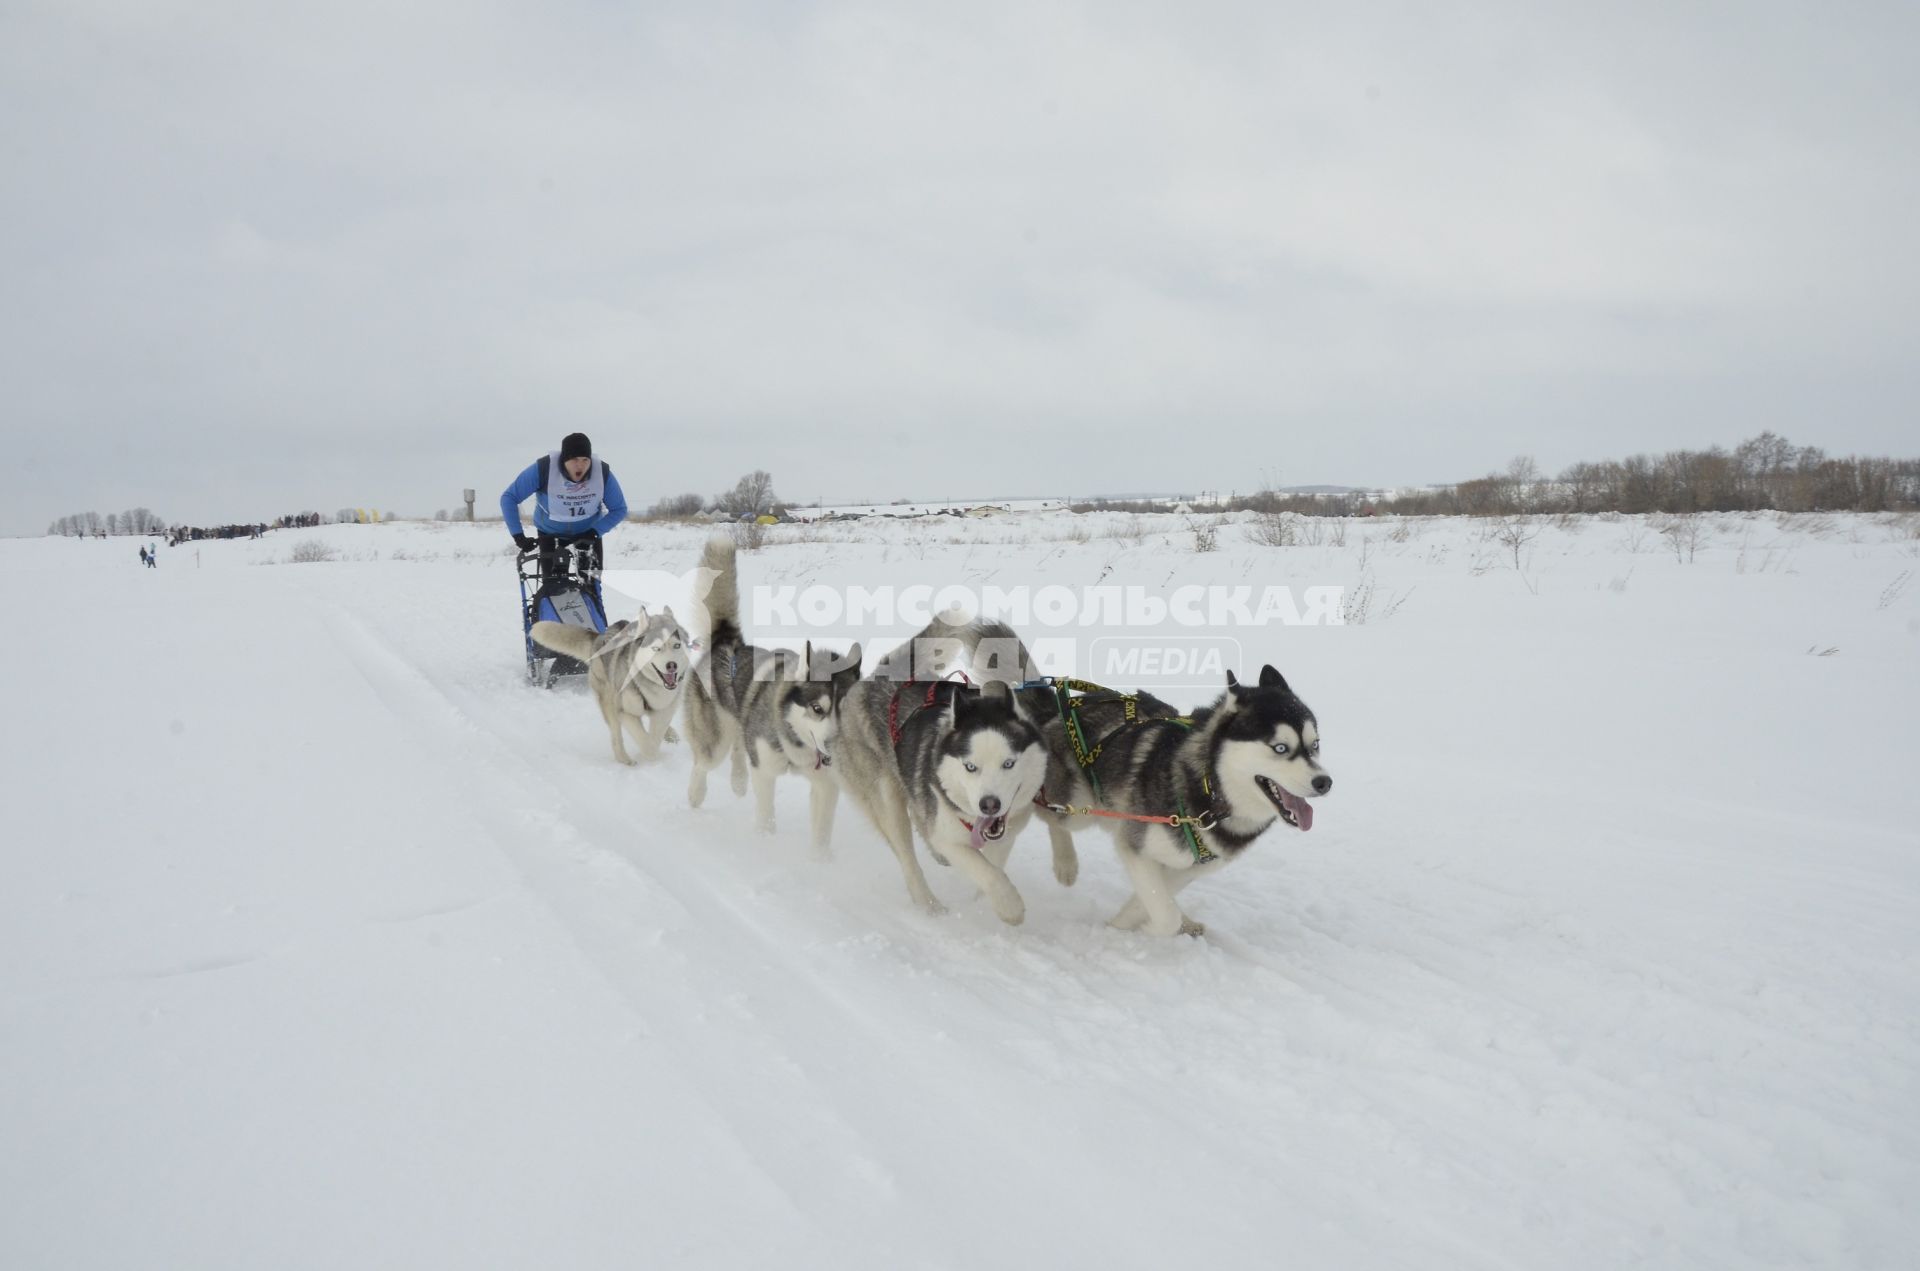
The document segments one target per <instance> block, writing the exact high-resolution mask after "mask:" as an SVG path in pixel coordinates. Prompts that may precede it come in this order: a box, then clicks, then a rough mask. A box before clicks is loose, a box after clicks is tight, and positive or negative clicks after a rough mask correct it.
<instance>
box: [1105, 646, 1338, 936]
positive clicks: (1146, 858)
mask: <svg viewBox="0 0 1920 1271" xmlns="http://www.w3.org/2000/svg"><path fill="white" fill-rule="evenodd" d="M1094 775H1095V776H1096V777H1097V778H1098V779H1099V784H1100V787H1101V789H1102V790H1103V791H1104V793H1105V801H1106V806H1107V807H1108V808H1110V809H1112V810H1113V811H1115V812H1120V813H1125V814H1129V815H1132V816H1152V817H1169V816H1171V817H1174V818H1177V823H1175V824H1166V823H1163V822H1158V821H1150V820H1120V819H1113V820H1110V821H1109V822H1108V825H1109V827H1110V828H1111V830H1112V832H1113V836H1114V843H1115V846H1116V847H1117V849H1118V851H1119V855H1120V863H1121V864H1122V865H1123V866H1125V867H1126V871H1127V877H1128V878H1129V879H1130V880H1131V881H1132V883H1133V893H1134V894H1133V898H1132V899H1131V900H1129V901H1127V903H1126V904H1125V905H1123V906H1122V907H1121V909H1120V912H1119V913H1118V914H1116V915H1114V918H1113V920H1112V923H1111V924H1110V925H1112V926H1115V927H1118V928H1120V929H1121V930H1124V931H1134V930H1138V929H1139V928H1142V927H1144V928H1146V929H1147V930H1148V931H1151V932H1153V933H1155V934H1156V935H1166V936H1170V935H1174V934H1181V935H1202V934H1204V933H1205V931H1206V928H1205V927H1203V926H1201V925H1200V924H1199V923H1197V922H1194V921H1193V920H1192V919H1190V918H1188V917H1187V916H1186V914H1185V913H1183V912H1181V909H1180V905H1179V902H1178V900H1177V899H1176V897H1177V896H1178V894H1179V893H1180V891H1181V889H1183V888H1185V887H1186V886H1187V885H1188V884H1190V883H1192V882H1193V881H1194V880H1196V879H1198V878H1202V877H1204V876H1205V875H1208V874H1213V873H1217V872H1219V871H1220V870H1221V869H1224V868H1225V867H1226V866H1227V864H1228V863H1229V862H1230V861H1232V860H1233V859H1234V858H1236V857H1237V856H1239V855H1240V853H1242V852H1244V851H1245V850H1246V849H1247V848H1248V847H1249V846H1250V845H1251V844H1252V843H1253V841H1254V840H1255V839H1257V838H1259V837H1260V836H1261V835H1262V834H1264V833H1266V832H1267V830H1269V829H1270V828H1272V827H1273V826H1274V825H1276V824H1280V823H1285V824H1287V825H1289V826H1291V827H1293V828H1294V829H1296V830H1302V831H1304V830H1311V829H1312V828H1313V804H1311V803H1309V802H1308V800H1310V799H1317V798H1319V797H1320V796H1321V795H1323V794H1326V793H1327V792H1328V791H1330V790H1332V789H1333V777H1332V776H1331V775H1329V774H1328V772H1327V770H1326V769H1325V768H1324V767H1322V766H1321V763H1320V723H1319V721H1318V720H1317V719H1315V718H1314V714H1313V712H1312V711H1311V710H1309V709H1307V704H1306V703H1305V702H1303V701H1301V700H1300V698H1299V697H1298V696H1297V695H1296V694H1295V693H1294V691H1293V689H1292V688H1291V687H1289V686H1288V684H1287V682H1286V680H1285V679H1283V678H1281V675H1280V672H1278V671H1276V670H1274V669H1273V668H1272V667H1271V666H1266V667H1262V668H1261V669H1260V681H1259V683H1257V684H1253V685H1247V684H1242V683H1240V682H1239V681H1238V680H1236V679H1235V678H1234V676H1233V673H1232V672H1231V671H1229V672H1228V673H1227V691H1226V692H1225V693H1223V694H1221V695H1220V697H1219V699H1218V700H1217V701H1215V702H1214V704H1213V705H1211V706H1208V707H1205V708H1203V709H1201V710H1197V711H1195V712H1194V713H1193V715H1192V716H1191V718H1190V719H1187V720H1154V721H1149V722H1143V723H1142V724H1141V725H1139V726H1136V727H1132V728H1127V729H1124V730H1122V731H1120V732H1119V733H1117V734H1115V735H1114V736H1113V737H1112V738H1110V739H1109V740H1108V741H1107V742H1106V744H1105V745H1104V746H1102V748H1101V751H1100V754H1099V756H1098V757H1097V758H1096V759H1095V760H1094Z"/></svg>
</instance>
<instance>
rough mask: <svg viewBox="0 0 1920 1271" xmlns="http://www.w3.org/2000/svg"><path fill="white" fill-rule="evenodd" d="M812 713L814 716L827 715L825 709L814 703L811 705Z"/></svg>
mask: <svg viewBox="0 0 1920 1271" xmlns="http://www.w3.org/2000/svg"><path fill="white" fill-rule="evenodd" d="M813 713H814V714H816V715H824V714H826V713H827V708H826V707H824V706H822V705H821V704H820V703H818V702H815V703H814V704H813Z"/></svg>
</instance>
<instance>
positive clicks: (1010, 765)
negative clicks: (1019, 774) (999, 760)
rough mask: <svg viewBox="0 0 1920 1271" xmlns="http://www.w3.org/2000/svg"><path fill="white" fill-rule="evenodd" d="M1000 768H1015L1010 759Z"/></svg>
mask: <svg viewBox="0 0 1920 1271" xmlns="http://www.w3.org/2000/svg"><path fill="white" fill-rule="evenodd" d="M1000 766H1001V767H1002V768H1011V767H1013V760H1011V759H1009V760H1007V761H1006V762H1005V763H1003V764H1001V765H1000Z"/></svg>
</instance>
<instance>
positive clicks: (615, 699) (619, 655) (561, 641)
mask: <svg viewBox="0 0 1920 1271" xmlns="http://www.w3.org/2000/svg"><path fill="white" fill-rule="evenodd" d="M532 635H533V639H534V642H535V643H537V644H539V645H541V646H542V647H543V648H548V649H552V650H553V651H554V652H555V653H564V654H567V655H568V656H569V657H575V658H578V659H580V660H581V661H582V662H584V663H586V664H587V682H588V684H589V685H590V686H591V687H592V689H593V698H594V701H595V702H597V703H598V704H599V706H600V714H601V715H602V716H603V717H604V718H605V719H606V721H607V733H608V736H609V737H610V738H611V739H612V741H613V757H614V758H615V759H616V760H618V761H619V762H621V763H624V764H631V763H634V762H636V761H635V760H634V758H633V756H632V755H630V754H628V753H627V745H626V739H625V735H624V734H626V733H631V734H632V736H633V740H634V743H635V744H636V745H637V746H638V747H639V748H640V758H641V759H653V758H655V757H657V756H658V755H659V753H660V745H661V743H662V742H664V741H667V740H669V738H670V737H671V735H672V729H673V713H674V712H675V711H676V710H678V709H679V708H680V698H681V695H682V694H683V693H684V692H685V690H686V684H687V670H688V664H689V663H690V661H691V659H692V653H691V647H692V641H691V640H690V639H689V638H688V636H687V632H686V629H685V628H683V627H682V626H681V625H680V624H679V623H678V622H677V621H675V620H674V616H673V609H672V607H671V606H669V607H667V608H665V609H662V610H661V611H660V612H659V613H657V614H649V613H648V612H647V608H646V606H645V605H642V606H641V607H640V616H639V617H638V618H636V619H634V620H633V621H626V620H622V621H620V622H616V623H614V624H613V625H612V626H610V627H608V628H607V629H606V630H605V631H603V632H601V633H600V634H598V635H595V634H594V633H593V632H591V631H589V630H587V629H586V628H584V627H575V626H569V625H568V624H566V623H564V622H536V623H534V624H533V631H532Z"/></svg>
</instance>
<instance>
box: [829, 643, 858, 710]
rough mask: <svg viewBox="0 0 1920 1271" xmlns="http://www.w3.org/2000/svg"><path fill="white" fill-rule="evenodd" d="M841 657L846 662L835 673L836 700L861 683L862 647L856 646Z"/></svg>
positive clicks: (834, 692)
mask: <svg viewBox="0 0 1920 1271" xmlns="http://www.w3.org/2000/svg"><path fill="white" fill-rule="evenodd" d="M841 657H842V658H843V659H844V661H843V662H842V663H841V665H840V668H839V669H838V670H836V671H835V672H834V673H833V695H834V697H835V698H836V699H837V698H839V697H840V695H841V694H843V693H845V692H846V691H847V690H848V689H850V688H852V687H853V686H854V685H855V684H858V683H859V682H860V646H859V645H858V644H855V645H854V646H853V647H852V648H850V649H848V650H847V651H846V652H845V653H844V654H842V655H841Z"/></svg>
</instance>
